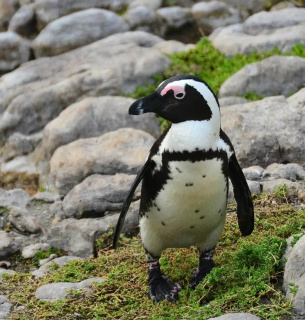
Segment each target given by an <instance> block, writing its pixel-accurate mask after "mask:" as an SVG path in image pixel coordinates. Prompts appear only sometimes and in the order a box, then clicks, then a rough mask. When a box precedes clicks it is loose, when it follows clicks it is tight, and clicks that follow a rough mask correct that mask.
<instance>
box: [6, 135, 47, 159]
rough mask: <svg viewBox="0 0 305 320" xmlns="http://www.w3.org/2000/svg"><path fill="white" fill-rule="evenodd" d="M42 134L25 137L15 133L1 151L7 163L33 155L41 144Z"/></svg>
mask: <svg viewBox="0 0 305 320" xmlns="http://www.w3.org/2000/svg"><path fill="white" fill-rule="evenodd" d="M41 139H42V132H37V133H34V134H31V135H24V134H22V133H19V132H15V133H13V134H12V135H11V136H10V137H9V138H8V140H7V142H6V144H5V145H4V147H3V148H2V150H1V151H0V154H1V156H2V157H3V159H4V160H5V161H8V160H11V159H13V158H15V157H17V156H22V155H26V154H29V153H31V152H32V151H34V149H35V148H36V147H37V145H38V144H39V143H40V142H41Z"/></svg>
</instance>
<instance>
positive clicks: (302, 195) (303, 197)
mask: <svg viewBox="0 0 305 320" xmlns="http://www.w3.org/2000/svg"><path fill="white" fill-rule="evenodd" d="M298 199H299V200H300V201H301V202H303V203H305V189H301V190H299V191H298Z"/></svg>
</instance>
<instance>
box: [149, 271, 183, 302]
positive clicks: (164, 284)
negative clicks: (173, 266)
mask: <svg viewBox="0 0 305 320" xmlns="http://www.w3.org/2000/svg"><path fill="white" fill-rule="evenodd" d="M166 278H167V277H165V276H164V277H162V278H160V279H158V281H154V283H152V284H150V285H149V297H150V298H151V299H152V300H153V301H154V302H159V301H163V300H167V301H170V302H176V301H177V300H178V298H179V296H178V294H179V291H180V290H181V286H180V285H178V284H177V283H175V284H174V283H172V282H171V281H170V280H168V279H166Z"/></svg>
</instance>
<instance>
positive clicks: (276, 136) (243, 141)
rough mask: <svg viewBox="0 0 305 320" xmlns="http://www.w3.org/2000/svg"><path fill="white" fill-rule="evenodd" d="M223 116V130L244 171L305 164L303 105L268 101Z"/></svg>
mask: <svg viewBox="0 0 305 320" xmlns="http://www.w3.org/2000/svg"><path fill="white" fill-rule="evenodd" d="M298 94H299V93H297V95H298ZM300 95H301V94H300ZM291 98H292V99H293V97H291ZM296 100H298V98H295V100H293V101H296ZM300 103H301V102H300ZM303 103H304V102H303ZM221 115H222V118H221V119H222V128H223V130H224V131H225V132H226V133H227V135H228V136H229V138H230V139H231V141H232V143H233V145H234V148H235V151H236V155H237V158H238V159H239V161H240V164H241V166H242V167H249V166H252V165H259V166H262V167H266V166H267V165H269V164H271V163H275V162H276V163H281V162H287V161H288V162H295V163H303V162H304V161H305V154H304V149H305V140H304V139H303V137H304V135H305V127H304V125H303V119H304V108H302V107H301V105H300V104H298V103H291V104H288V102H287V100H286V99H285V97H283V96H278V97H268V98H265V99H262V100H259V101H254V102H250V103H247V104H244V105H234V106H229V107H226V108H222V109H221Z"/></svg>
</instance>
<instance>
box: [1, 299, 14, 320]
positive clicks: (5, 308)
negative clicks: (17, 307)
mask: <svg viewBox="0 0 305 320" xmlns="http://www.w3.org/2000/svg"><path fill="white" fill-rule="evenodd" d="M12 309H13V305H12V304H11V303H9V302H8V299H7V297H6V296H2V295H0V319H7V317H8V316H9V314H10V313H11V310H12Z"/></svg>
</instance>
